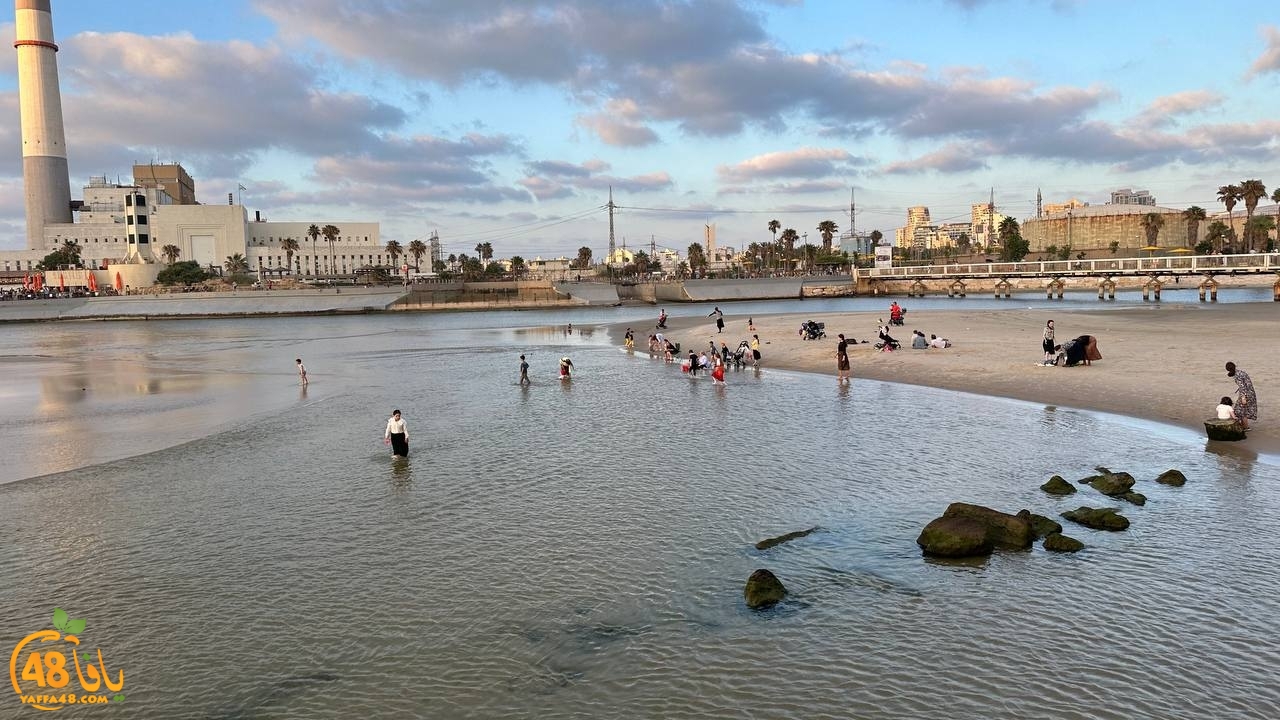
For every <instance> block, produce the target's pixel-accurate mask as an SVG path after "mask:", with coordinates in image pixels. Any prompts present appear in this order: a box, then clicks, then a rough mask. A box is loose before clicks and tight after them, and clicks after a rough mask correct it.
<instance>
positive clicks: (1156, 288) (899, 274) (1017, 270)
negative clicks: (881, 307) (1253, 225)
mask: <svg viewBox="0 0 1280 720" xmlns="http://www.w3.org/2000/svg"><path fill="white" fill-rule="evenodd" d="M1268 273H1269V274H1273V275H1275V276H1276V281H1275V283H1274V284H1273V285H1272V299H1274V300H1276V301H1277V302H1280V253H1250V254H1246V255H1169V256H1161V257H1148V258H1135V257H1126V258H1110V259H1095V260H1044V261H1034V262H983V263H968V264H959V263H956V264H949V265H908V266H903V267H887V268H863V269H859V270H858V271H857V285H858V294H860V295H863V294H871V295H875V294H881V293H887V292H888V289H887V287H886V284H887V283H890V282H907V283H909V287H908V288H907V295H908V296H916V295H920V296H923V295H924V294H925V291H926V286H925V282H926V281H933V282H934V283H937V282H941V283H942V284H943V285H944V286H945V289H946V292H947V295H948V296H949V297H964V296H965V294H966V290H967V285H968V284H969V283H970V282H974V281H994V290H993V292H994V293H995V296H996V297H997V298H999V297H1001V296H1003V297H1006V298H1007V297H1010V296H1011V294H1012V289H1013V288H1012V284H1011V282H1010V281H1011V280H1025V279H1039V280H1044V281H1045V284H1044V286H1043V290H1044V291H1045V293H1046V294H1047V295H1048V297H1050V298H1052V297H1054V296H1055V295H1056V296H1057V297H1058V298H1059V299H1061V298H1062V295H1063V292H1064V288H1065V281H1066V280H1068V279H1075V280H1078V279H1080V278H1095V279H1096V280H1097V284H1098V299H1099V300H1114V299H1115V291H1116V282H1115V278H1145V282H1144V283H1143V285H1142V299H1143V300H1159V299H1160V290H1161V289H1162V288H1163V286H1164V284H1165V283H1166V282H1168V281H1169V280H1170V279H1181V278H1184V277H1189V278H1194V277H1198V278H1200V285H1199V289H1200V301H1201V302H1205V301H1206V300H1208V301H1209V302H1216V301H1217V299H1218V282H1217V280H1216V278H1218V277H1222V276H1232V277H1235V276H1240V275H1264V274H1268ZM935 292H936V290H935Z"/></svg>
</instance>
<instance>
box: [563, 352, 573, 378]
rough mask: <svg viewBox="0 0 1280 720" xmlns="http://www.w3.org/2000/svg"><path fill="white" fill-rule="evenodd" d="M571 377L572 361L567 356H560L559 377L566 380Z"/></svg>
mask: <svg viewBox="0 0 1280 720" xmlns="http://www.w3.org/2000/svg"><path fill="white" fill-rule="evenodd" d="M570 377H573V361H572V360H570V359H569V358H567V357H562V358H560V379H561V380H568V379H569V378H570Z"/></svg>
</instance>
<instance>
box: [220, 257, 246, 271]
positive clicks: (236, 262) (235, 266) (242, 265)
mask: <svg viewBox="0 0 1280 720" xmlns="http://www.w3.org/2000/svg"><path fill="white" fill-rule="evenodd" d="M222 267H224V268H226V269H227V272H228V273H230V274H232V275H239V274H241V273H247V272H249V259H248V258H246V257H245V256H244V254H243V253H236V254H234V255H228V256H227V260H226V262H224V263H222Z"/></svg>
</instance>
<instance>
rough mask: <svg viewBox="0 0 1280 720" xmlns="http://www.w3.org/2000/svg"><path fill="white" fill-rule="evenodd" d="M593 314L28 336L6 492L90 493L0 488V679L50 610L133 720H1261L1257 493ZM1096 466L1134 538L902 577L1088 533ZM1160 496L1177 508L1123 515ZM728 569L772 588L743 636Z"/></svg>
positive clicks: (78, 329) (1270, 665)
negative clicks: (1139, 497)
mask: <svg viewBox="0 0 1280 720" xmlns="http://www.w3.org/2000/svg"><path fill="white" fill-rule="evenodd" d="M808 304H809V301H806V302H805V305H806V306H807V305H808ZM621 310H624V311H626V312H632V313H634V317H636V318H648V317H649V316H650V315H651V312H650V311H649V310H648V309H645V308H640V309H621ZM672 310H673V309H671V308H669V309H668V311H669V312H671V311H672ZM690 310H691V308H690ZM614 312H616V311H614ZM609 313H610V311H608V310H588V311H583V312H582V313H579V314H576V315H572V316H571V317H572V319H573V321H574V322H575V324H576V325H577V326H578V327H579V329H581V328H582V327H583V326H584V325H585V326H587V329H588V331H589V333H588V334H586V335H583V334H581V333H574V334H573V335H567V334H566V333H565V332H564V330H563V326H562V324H561V323H563V322H564V317H566V316H564V315H555V314H551V313H492V314H490V313H484V314H466V315H449V316H432V315H397V316H390V317H387V316H367V317H350V318H306V319H290V320H249V321H191V322H186V321H180V322H178V321H175V322H166V323H110V324H89V325H83V326H81V325H76V326H63V325H58V326H39V327H38V328H35V329H33V330H32V332H33V333H35V332H36V330H38V333H36V334H38V335H39V340H38V343H39V344H38V346H37V347H39V348H40V349H39V351H38V355H39V356H40V357H38V358H34V359H33V358H31V357H18V356H17V353H16V352H11V353H10V358H9V360H8V362H9V363H11V364H20V365H21V367H22V371H23V372H24V373H34V374H35V376H36V377H37V378H39V382H38V383H34V384H31V383H28V384H26V385H24V384H23V383H19V382H16V381H14V380H12V379H11V378H12V376H13V373H5V374H4V376H5V377H6V378H10V379H7V380H5V381H2V382H3V383H4V384H3V385H0V388H3V393H4V394H2V395H0V398H3V399H2V400H0V404H5V405H6V406H7V407H8V408H9V409H10V411H11V412H10V415H11V416H14V415H17V416H21V413H16V412H14V411H13V408H14V407H18V406H15V405H11V404H9V403H13V402H15V401H16V400H15V397H16V398H17V400H23V401H27V400H30V399H31V398H35V400H34V401H35V402H38V403H39V404H40V405H39V407H40V408H41V410H40V414H41V415H42V416H47V417H46V418H45V419H43V420H41V421H40V422H39V423H38V425H37V427H36V428H35V429H34V430H33V429H31V428H29V427H28V426H27V425H30V423H27V425H21V424H11V425H6V426H5V427H4V434H3V436H0V452H3V454H4V457H6V458H7V459H9V460H10V462H9V463H8V465H9V467H8V468H6V469H5V472H8V473H9V475H10V476H11V477H15V476H16V477H27V476H29V475H31V474H34V473H35V472H37V471H39V470H41V469H42V468H45V467H49V466H51V465H55V464H57V463H58V462H62V463H70V465H65V466H77V465H81V464H84V463H87V465H86V466H83V467H79V469H75V470H70V471H67V472H63V473H58V474H53V475H46V476H44V477H39V478H35V479H31V480H25V481H22V482H11V483H9V484H7V485H0V529H2V530H0V532H2V533H3V540H4V541H3V542H0V578H3V580H4V582H0V649H4V648H9V647H12V645H13V644H14V642H16V641H17V639H18V638H20V637H22V636H23V635H25V634H26V633H28V632H31V631H33V630H36V629H41V628H44V627H47V626H48V617H49V612H50V608H52V607H53V606H55V605H57V606H60V607H63V608H66V609H68V611H70V612H71V613H72V615H73V616H76V617H85V618H87V619H88V629H87V631H86V632H85V633H84V637H85V639H86V641H87V642H89V643H90V646H101V647H103V648H104V649H105V650H104V652H106V653H107V655H108V657H110V658H113V660H110V661H109V662H111V663H113V664H114V665H115V666H118V667H120V668H123V669H124V670H125V671H126V673H127V686H128V687H127V695H128V699H127V701H126V704H127V705H128V706H129V710H128V716H129V717H131V718H132V717H138V718H176V717H193V718H268V717H270V718H317V717H349V716H352V715H353V714H359V715H361V716H364V717H368V718H400V717H428V718H435V717H440V718H457V717H461V718H469V717H474V718H490V717H539V718H546V717H576V716H584V717H585V716H589V717H619V718H694V717H698V718H703V717H769V718H814V717H817V718H846V717H859V718H902V717H1009V718H1015V717H1018V718H1020V717H1053V718H1082V719H1083V718H1139V717H1141V718H1204V717H1214V718H1229V717H1240V718H1267V717H1275V716H1277V715H1280V688H1278V687H1277V684H1276V683H1275V682H1274V668H1275V667H1277V666H1280V640H1277V633H1276V621H1275V618H1276V617H1277V616H1278V615H1280V592H1278V591H1280V580H1278V579H1277V576H1276V573H1275V567H1276V566H1277V561H1280V550H1278V549H1277V547H1276V545H1275V543H1274V542H1272V541H1271V539H1270V533H1269V532H1268V531H1267V529H1268V528H1272V527H1275V526H1276V525H1277V524H1278V523H1280V497H1278V495H1277V489H1276V488H1277V482H1280V469H1277V468H1276V467H1275V466H1274V465H1270V464H1266V463H1264V462H1260V461H1257V460H1256V459H1253V458H1250V457H1249V456H1248V455H1247V454H1245V455H1241V454H1232V455H1220V454H1216V453H1214V452H1209V451H1206V446H1205V443H1204V442H1203V440H1201V439H1200V438H1198V437H1196V436H1194V435H1193V434H1191V433H1188V432H1185V431H1182V430H1179V429H1176V428H1170V427H1166V426H1161V425H1157V424H1153V423H1146V422H1137V421H1130V420H1126V419H1124V418H1118V417H1114V416H1109V415H1104V414H1097V413H1087V412H1082V411H1077V410H1071V409H1066V408H1053V407H1045V406H1037V405H1032V404H1027V403H1020V402H1014V401H1008V400H1000V399H988V398H982V397H975V396H970V395H964V394H959V393H950V392H944V391H935V390H930V389H926V388H918V387H906V386H895V385H891V384H884V383H875V382H869V381H860V380H859V381H855V382H854V383H853V384H852V386H851V387H844V388H841V387H838V386H837V385H836V383H835V381H834V379H833V378H831V377H825V376H814V375H806V374H801V373H789V372H783V371H777V370H772V369H770V368H768V367H767V357H766V367H765V368H764V369H762V370H761V371H759V372H756V371H752V370H745V371H738V372H731V373H730V375H729V378H728V380H729V384H728V386H727V387H714V386H712V385H711V383H710V382H709V381H708V380H704V379H698V380H690V379H689V378H687V377H686V376H683V375H682V374H681V373H680V372H679V370H678V369H677V368H675V367H674V366H672V365H669V364H666V363H663V362H661V361H655V360H651V359H649V358H648V357H647V356H645V355H643V354H640V355H630V354H627V353H625V352H622V351H620V350H618V349H617V348H616V347H615V346H613V345H611V344H610V343H609V340H608V338H607V337H606V336H605V334H604V332H603V331H601V330H599V329H597V328H596V327H595V326H594V324H593V323H595V322H598V321H601V319H609ZM613 317H616V315H614V316H613ZM622 319H624V320H625V319H628V316H625V315H624V316H623V318H622ZM515 325H519V327H510V326H515ZM498 326H501V327H498ZM6 342H7V343H10V344H9V345H8V347H9V348H15V347H17V346H18V344H19V340H17V339H15V337H14V336H13V335H7V336H6ZM83 347H92V348H94V352H93V355H92V357H91V358H90V359H85V360H75V359H69V358H72V357H74V356H75V353H76V351H77V348H83ZM521 352H524V353H526V354H528V355H529V357H530V362H531V364H532V365H533V373H532V374H533V380H534V383H533V386H532V387H529V388H521V387H519V386H518V385H517V384H516V383H515V379H516V366H517V363H518V360H517V359H516V358H517V355H518V354H519V353H521ZM565 354H570V355H571V356H572V357H573V359H574V364H575V365H576V366H577V368H578V374H577V376H576V377H575V378H574V379H573V380H572V381H571V382H561V381H559V380H557V379H555V378H554V373H555V364H556V363H555V361H556V359H558V358H559V357H560V356H561V355H565ZM299 355H300V356H302V357H303V358H304V359H305V360H306V362H307V365H308V368H309V369H310V371H311V374H312V383H311V385H310V386H309V388H307V391H306V393H305V394H303V393H302V392H301V390H300V388H299V387H298V386H297V384H296V379H295V377H294V374H293V373H294V370H293V367H292V366H293V357H295V356H299ZM99 375H101V376H102V379H99ZM78 377H83V378H85V380H84V384H80V383H81V382H82V381H81V380H77V379H74V378H78ZM77 384H80V387H84V388H85V390H78V389H77V387H76V386H77ZM23 393H25V395H24V394H23ZM15 394H16V395H15ZM23 407H25V406H23ZM392 407H399V408H401V409H402V410H403V411H404V412H405V416H406V420H407V422H408V424H409V429H410V445H411V448H412V451H411V457H410V458H409V459H408V460H407V461H404V462H393V461H392V460H391V459H390V458H389V457H388V453H387V451H386V450H385V448H384V447H383V445H382V442H381V435H382V429H383V424H384V422H385V418H386V415H387V414H388V413H389V411H390V409H391V408H392ZM208 415H212V417H213V419H212V420H207V418H206V416H208ZM188 435H190V436H191V437H188ZM175 440H182V441H185V442H183V443H182V444H175V443H174V441H175ZM138 452H143V454H140V455H139V454H137V453H138ZM113 454H114V455H116V456H118V457H120V458H122V459H116V460H108V461H105V462H100V461H98V460H97V459H98V458H99V457H102V456H103V455H107V456H110V455H113ZM49 458H55V459H56V460H54V459H49ZM1097 464H1104V465H1107V466H1110V467H1111V468H1113V469H1117V470H1118V469H1123V470H1127V471H1129V472H1131V473H1133V474H1134V475H1135V476H1136V477H1138V478H1139V489H1140V490H1141V491H1142V492H1144V493H1146V494H1147V495H1148V496H1149V498H1150V500H1149V502H1148V504H1147V506H1146V507H1141V508H1139V507H1131V506H1127V505H1126V506H1125V507H1124V510H1123V512H1124V513H1125V514H1126V515H1127V516H1128V517H1130V519H1131V520H1132V521H1133V527H1132V528H1131V529H1130V530H1128V531H1126V532H1123V533H1115V534H1106V533H1100V532H1094V531H1090V530H1086V529H1083V528H1068V529H1067V532H1068V534H1070V535H1072V536H1074V537H1078V538H1080V539H1082V540H1083V541H1084V542H1085V543H1086V544H1087V545H1088V546H1089V547H1088V548H1087V549H1086V550H1085V551H1084V552H1082V553H1080V554H1077V555H1074V556H1055V555H1050V554H1049V553H1046V552H1044V551H1043V550H1040V549H1036V550H1033V551H1031V552H1026V553H1005V554H997V555H995V556H993V557H992V558H991V559H990V560H989V561H986V562H984V563H980V564H978V565H976V566H964V565H948V564H939V563H932V562H927V561H925V560H923V559H922V558H921V557H920V554H919V551H918V548H917V547H916V546H915V543H914V540H915V537H916V535H917V534H918V533H919V530H920V528H921V527H922V526H923V525H924V524H925V523H927V522H928V521H929V520H930V519H932V518H933V517H935V516H937V515H938V514H940V513H941V512H942V510H943V509H944V508H945V507H946V505H947V504H948V503H949V502H951V501H954V500H964V501H970V502H977V503H981V504H987V505H991V506H994V507H998V508H1001V509H1005V510H1009V511H1016V510H1018V509H1020V508H1023V507H1026V508H1030V509H1031V510H1033V511H1035V512H1040V513H1043V514H1047V515H1056V514H1057V513H1058V512H1060V511H1061V510H1064V509H1070V508H1075V507H1077V506H1079V505H1084V504H1092V505H1094V506H1099V505H1106V504H1108V503H1105V502H1103V498H1101V497H1100V496H1097V495H1096V494H1094V493H1093V491H1092V490H1090V489H1088V488H1084V489H1083V490H1082V492H1081V493H1080V494H1078V495H1076V496H1073V497H1071V498H1068V499H1065V500H1058V499H1054V498H1050V497H1048V496H1046V495H1044V494H1043V493H1041V492H1040V491H1039V490H1038V489H1037V486H1038V485H1039V484H1040V483H1042V482H1043V481H1044V480H1045V479H1046V478H1047V477H1048V476H1049V475H1051V474H1053V473H1061V474H1063V475H1064V476H1066V477H1067V478H1069V479H1076V478H1079V477H1083V476H1084V475H1087V474H1091V473H1092V467H1093V466H1094V465H1097ZM1169 467H1178V468H1181V469H1182V470H1183V471H1184V472H1186V474H1187V475H1188V477H1189V478H1190V481H1189V483H1188V484H1187V486H1185V487H1183V488H1167V487H1164V486H1159V485H1155V484H1154V483H1152V482H1151V479H1152V478H1153V477H1154V476H1155V475H1156V474H1158V473H1159V472H1161V471H1163V470H1165V469H1167V468H1169ZM812 526H819V527H820V528H821V530H820V531H819V532H817V533H814V534H813V535H810V536H808V537H805V538H801V539H798V540H795V541H792V542H790V543H787V544H785V545H780V546H777V547H774V548H772V549H770V550H767V551H763V552H759V551H756V550H755V549H754V548H753V547H752V546H753V544H754V543H755V542H756V541H758V540H760V539H763V538H765V537H769V536H773V535H779V534H782V533H785V532H788V531H791V530H799V529H804V528H808V527H812ZM757 567H767V568H769V569H771V570H773V571H774V572H775V573H777V574H778V576H779V577H780V578H781V579H782V580H783V582H784V583H786V584H787V586H788V587H789V588H790V589H791V591H792V595H791V597H790V599H789V600H788V601H787V602H786V603H784V604H783V605H782V606H780V607H778V608H775V609H774V610H771V611H767V612H763V613H753V612H750V611H748V610H746V609H745V608H744V607H743V604H742V595H741V592H742V584H743V581H744V580H745V579H746V577H747V576H748V575H749V574H750V573H751V571H752V570H753V569H755V568H757ZM21 710H22V709H21V708H18V707H17V705H16V700H14V699H13V696H12V695H9V694H7V691H6V693H5V694H0V717H8V716H9V715H10V714H11V713H16V712H19V711H21ZM73 712H74V713H75V714H76V716H79V715H80V714H84V715H87V714H88V713H89V712H103V710H93V711H84V712H83V713H81V711H73Z"/></svg>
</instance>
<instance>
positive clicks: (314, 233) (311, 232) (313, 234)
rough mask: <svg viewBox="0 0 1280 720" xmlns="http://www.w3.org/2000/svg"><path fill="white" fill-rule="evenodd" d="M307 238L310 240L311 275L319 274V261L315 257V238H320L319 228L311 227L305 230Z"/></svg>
mask: <svg viewBox="0 0 1280 720" xmlns="http://www.w3.org/2000/svg"><path fill="white" fill-rule="evenodd" d="M307 237H309V238H311V274H312V275H319V274H320V259H319V258H318V257H317V256H316V238H318V237H320V226H319V225H312V226H311V227H309V228H307Z"/></svg>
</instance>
